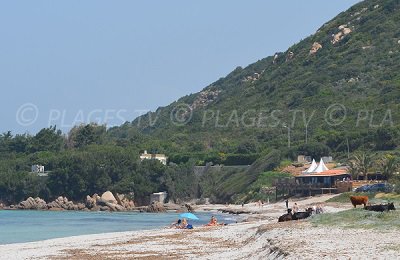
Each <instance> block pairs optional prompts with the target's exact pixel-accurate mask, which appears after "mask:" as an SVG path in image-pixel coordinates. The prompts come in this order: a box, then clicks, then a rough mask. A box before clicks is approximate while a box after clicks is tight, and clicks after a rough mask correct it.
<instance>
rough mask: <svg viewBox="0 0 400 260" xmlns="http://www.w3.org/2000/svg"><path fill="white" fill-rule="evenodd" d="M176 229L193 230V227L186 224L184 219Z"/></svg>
mask: <svg viewBox="0 0 400 260" xmlns="http://www.w3.org/2000/svg"><path fill="white" fill-rule="evenodd" d="M177 228H180V229H193V226H192V224H188V222H187V220H186V218H184V219H183V220H182V223H181V225H180V226H178V227H177Z"/></svg>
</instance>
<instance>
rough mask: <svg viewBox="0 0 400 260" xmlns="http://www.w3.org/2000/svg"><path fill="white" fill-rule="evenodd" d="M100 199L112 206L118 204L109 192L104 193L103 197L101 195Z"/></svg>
mask: <svg viewBox="0 0 400 260" xmlns="http://www.w3.org/2000/svg"><path fill="white" fill-rule="evenodd" d="M101 199H102V200H103V201H107V202H110V203H113V204H117V203H118V201H117V199H116V198H115V197H114V195H113V194H112V192H111V191H106V192H104V193H103V195H101Z"/></svg>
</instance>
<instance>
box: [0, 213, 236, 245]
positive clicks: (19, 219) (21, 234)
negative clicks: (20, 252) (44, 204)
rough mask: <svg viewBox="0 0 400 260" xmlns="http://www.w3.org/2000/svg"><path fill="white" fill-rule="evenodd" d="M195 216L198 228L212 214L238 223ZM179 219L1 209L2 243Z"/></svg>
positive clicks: (173, 215)
mask: <svg viewBox="0 0 400 260" xmlns="http://www.w3.org/2000/svg"><path fill="white" fill-rule="evenodd" d="M195 214H196V216H197V217H198V218H199V219H200V220H189V223H190V224H192V225H193V227H194V228H196V226H201V225H204V224H206V223H208V222H209V221H210V218H211V216H212V215H214V216H216V217H217V218H218V222H224V223H227V224H230V223H235V222H236V221H237V219H236V217H235V216H232V215H225V214H213V213H211V212H210V213H204V212H201V213H195ZM177 219H179V213H136V212H82V211H34V210H0V244H11V243H24V242H33V241H40V240H46V239H52V238H61V237H69V236H78V235H88V234H100V233H109V232H122V231H135V230H149V229H157V228H163V227H167V226H170V225H171V223H173V222H174V221H176V220H177Z"/></svg>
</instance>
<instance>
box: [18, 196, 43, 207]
mask: <svg viewBox="0 0 400 260" xmlns="http://www.w3.org/2000/svg"><path fill="white" fill-rule="evenodd" d="M17 208H18V209H35V210H44V209H47V203H46V201H44V200H42V199H41V198H39V197H37V198H32V197H29V198H28V199H26V200H24V201H21V202H20V203H19V204H18V206H17Z"/></svg>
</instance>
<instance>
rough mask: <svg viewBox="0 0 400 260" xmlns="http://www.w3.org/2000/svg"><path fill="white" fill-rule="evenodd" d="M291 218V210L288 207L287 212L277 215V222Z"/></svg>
mask: <svg viewBox="0 0 400 260" xmlns="http://www.w3.org/2000/svg"><path fill="white" fill-rule="evenodd" d="M292 219H293V215H292V210H291V209H288V213H287V214H284V215H282V216H280V217H279V219H278V222H285V221H291V220H292Z"/></svg>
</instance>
